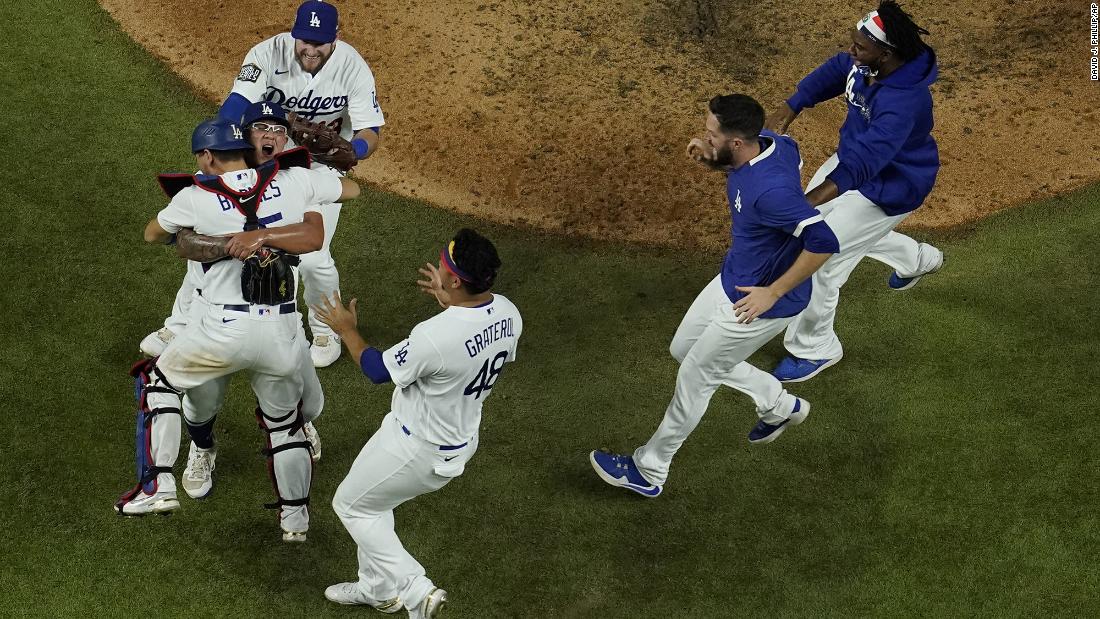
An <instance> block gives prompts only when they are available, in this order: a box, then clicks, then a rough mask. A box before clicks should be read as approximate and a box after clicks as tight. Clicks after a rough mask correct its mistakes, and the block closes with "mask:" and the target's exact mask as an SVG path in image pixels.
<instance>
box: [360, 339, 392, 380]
mask: <svg viewBox="0 0 1100 619" xmlns="http://www.w3.org/2000/svg"><path fill="white" fill-rule="evenodd" d="M359 367H360V368H362V370H363V374H366V376H367V378H369V379H370V382H372V383H374V384H376V385H381V384H382V383H388V382H390V380H391V379H390V372H389V370H387V369H386V364H385V363H383V362H382V351H381V350H378V349H377V348H375V347H373V346H371V347H370V348H367V349H365V350H363V354H361V355H359Z"/></svg>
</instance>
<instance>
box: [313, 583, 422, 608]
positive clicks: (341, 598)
mask: <svg viewBox="0 0 1100 619" xmlns="http://www.w3.org/2000/svg"><path fill="white" fill-rule="evenodd" d="M325 598H326V599H327V600H328V601H330V602H336V603H337V604H347V605H349V606H353V605H362V606H370V607H371V608H373V609H374V610H377V611H379V612H383V613H386V614H387V615H392V614H394V613H396V612H399V611H400V610H401V609H402V608H404V605H403V604H402V603H401V598H393V599H390V600H375V599H373V598H370V597H367V595H366V594H364V593H363V591H362V590H361V589H360V588H359V583H357V582H342V583H340V584H338V585H332V586H331V587H329V588H327V589H325Z"/></svg>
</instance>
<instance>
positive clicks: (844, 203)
mask: <svg viewBox="0 0 1100 619" xmlns="http://www.w3.org/2000/svg"><path fill="white" fill-rule="evenodd" d="M838 162H839V159H838V158H837V155H835V154H834V155H833V156H832V157H830V158H829V159H828V160H827V161H826V162H825V163H824V164H822V166H821V167H820V168H818V170H817V172H816V173H815V174H814V177H813V179H811V180H810V184H809V185H808V187H809V188H810V189H812V188H814V187H816V186H817V185H819V184H821V183H823V182H824V181H825V177H826V176H827V175H828V174H829V173H830V172H832V171H833V169H835V168H836V166H837V164H838ZM818 210H819V211H821V212H822V213H824V214H825V223H827V224H829V227H830V228H832V230H833V233H835V234H836V237H837V240H839V241H840V252H839V253H836V254H834V255H833V256H832V257H830V258H829V259H828V260H827V261H826V262H825V264H824V265H822V267H821V268H820V269H819V270H818V271H817V272H816V273H814V275H813V293H812V295H811V297H810V304H809V306H808V307H807V308H806V309H805V311H803V312H802V313H801V314H799V315H798V316H797V317H796V318H795V320H794V321H793V322H792V323H791V324H790V326H789V327H787V333H786V335H785V337H784V339H783V343H784V345H785V346H786V347H787V351H788V352H790V353H791V354H792V355H794V356H795V357H799V358H802V359H815V360H816V359H835V358H837V357H840V356H841V355H842V354H843V352H844V348H843V346H841V344H840V338H838V337H837V335H836V331H835V330H834V322H835V320H836V308H837V305H838V304H839V302H840V288H841V287H842V286H843V285H844V284H845V282H847V281H848V277H849V276H850V275H851V274H852V271H853V270H855V268H856V265H858V264H859V261H860V260H862V259H863V257H864V256H870V257H872V258H874V259H876V260H879V261H880V262H884V263H886V264H887V265H889V266H891V267H893V268H894V270H896V271H897V272H898V274H899V275H903V276H909V275H918V274H921V273H924V272H927V271H928V270H930V269H932V268H934V267H935V266H936V264H937V263H938V262H939V261H940V260H942V256H941V254H940V252H939V250H937V249H935V248H934V247H932V246H930V245H921V244H920V243H917V241H915V240H914V239H912V238H910V237H908V236H906V235H904V234H901V233H898V232H894V228H895V227H897V225H898V224H900V223H901V222H902V221H904V220H905V218H906V217H908V216H909V213H903V214H901V215H887V214H886V213H884V212H883V210H882V209H881V208H879V207H878V206H877V205H876V204H875V203H874V202H871V201H870V200H868V199H867V198H866V197H864V196H863V194H861V193H859V192H858V191H855V190H851V191H847V192H845V193H843V194H841V195H840V196H837V197H836V198H834V199H832V200H830V201H828V202H826V203H825V204H822V205H821V206H819V207H818Z"/></svg>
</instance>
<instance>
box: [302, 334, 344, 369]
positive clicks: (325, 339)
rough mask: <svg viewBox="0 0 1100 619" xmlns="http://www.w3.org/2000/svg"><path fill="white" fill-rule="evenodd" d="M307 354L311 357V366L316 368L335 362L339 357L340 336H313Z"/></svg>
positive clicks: (325, 366)
mask: <svg viewBox="0 0 1100 619" xmlns="http://www.w3.org/2000/svg"><path fill="white" fill-rule="evenodd" d="M309 356H310V358H311V359H313V367H316V368H327V367H328V366H330V365H332V364H333V363H336V360H337V359H339V358H340V336H338V335H318V336H315V337H314V338H313V345H312V346H310V347H309Z"/></svg>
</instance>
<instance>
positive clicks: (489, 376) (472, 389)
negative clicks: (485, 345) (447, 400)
mask: <svg viewBox="0 0 1100 619" xmlns="http://www.w3.org/2000/svg"><path fill="white" fill-rule="evenodd" d="M506 361H508V351H506V350H505V351H501V352H499V353H497V356H495V357H493V359H492V360H491V361H490V360H489V359H486V360H485V363H484V364H483V365H482V366H481V369H480V370H478V372H477V376H475V377H474V379H473V380H472V381H470V384H469V385H466V391H465V392H464V393H463V395H472V396H474V399H475V400H476V399H479V398H481V394H482V392H484V391H489V390H491V389H492V388H493V384H494V383H496V382H497V378H499V377H500V373H501V372H502V371H503V370H504V363H505V362H506Z"/></svg>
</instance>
